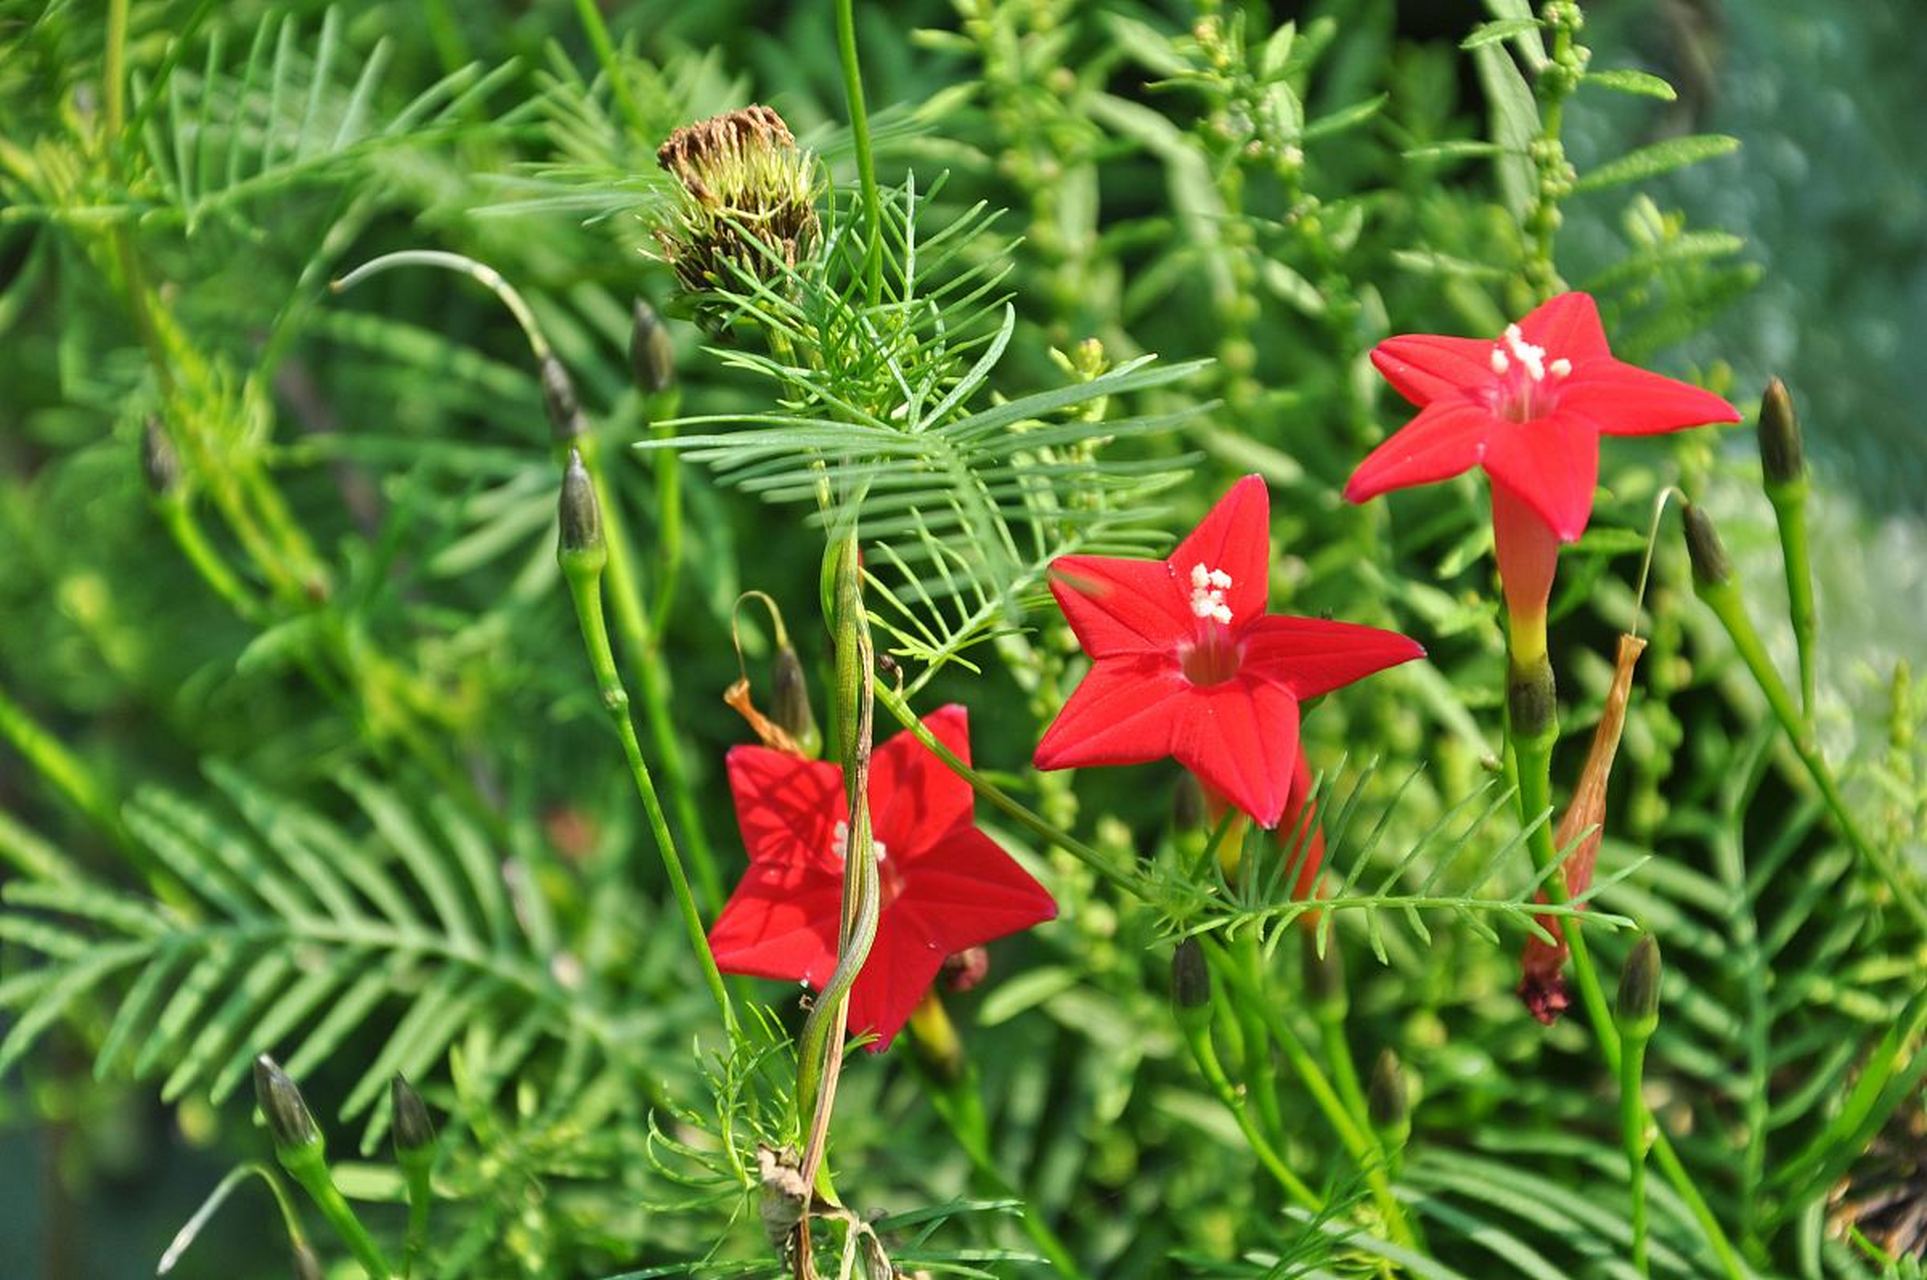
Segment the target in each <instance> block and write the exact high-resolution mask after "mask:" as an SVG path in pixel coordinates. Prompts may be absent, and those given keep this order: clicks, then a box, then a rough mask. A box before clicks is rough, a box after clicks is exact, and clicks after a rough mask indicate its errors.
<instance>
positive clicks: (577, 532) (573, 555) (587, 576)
mask: <svg viewBox="0 0 1927 1280" xmlns="http://www.w3.org/2000/svg"><path fill="white" fill-rule="evenodd" d="M558 523H559V526H560V530H561V533H560V537H559V539H558V541H557V549H556V560H557V562H558V563H559V564H560V565H561V566H562V576H563V578H564V580H565V581H566V582H567V583H568V587H569V598H570V599H571V601H573V603H574V605H575V616H576V622H577V625H578V626H579V627H580V629H581V632H582V643H583V645H584V647H585V648H586V650H587V652H588V657H589V667H590V670H591V671H592V672H593V673H594V675H595V681H596V690H597V692H598V693H600V694H601V696H602V706H603V709H604V710H605V711H607V712H608V713H609V720H610V723H611V724H613V725H614V727H615V730H616V736H617V738H619V739H620V740H621V742H622V752H623V755H624V756H625V757H627V759H628V761H629V773H630V776H631V777H632V778H633V779H634V781H635V786H636V794H637V795H638V796H640V797H641V799H642V808H643V813H644V814H645V816H646V817H647V819H648V823H649V831H650V834H651V835H652V836H653V837H654V838H655V842H656V851H657V852H658V853H659V854H661V856H662V865H663V870H664V871H665V872H666V873H667V874H668V877H669V888H670V891H671V893H673V894H674V896H675V899H676V909H677V911H678V913H679V914H680V915H681V917H682V923H683V929H684V930H685V931H686V932H687V933H688V935H689V942H690V946H691V947H693V948H694V949H695V952H696V958H697V960H698V962H699V963H700V964H701V966H702V970H703V981H704V982H705V983H706V984H707V985H708V987H709V991H710V994H711V995H712V996H714V997H715V1000H716V1005H717V1007H718V1008H719V1009H720V1010H721V1011H722V1015H723V1024H724V1026H725V1028H727V1029H728V1030H729V1031H730V1032H731V1034H732V1035H733V1034H734V1032H735V1028H736V1012H735V1008H734V1007H733V1005H732V1004H731V1003H730V998H729V991H728V990H727V989H726V988H725V987H724V986H723V976H722V973H721V972H720V971H719V970H718V969H717V968H716V957H715V956H714V955H713V954H712V953H711V951H710V949H709V938H708V936H707V935H706V934H705V933H704V932H703V921H702V913H701V911H699V910H698V909H697V906H696V898H695V894H694V893H693V892H692V891H691V889H690V885H689V876H688V874H687V873H686V872H685V871H684V870H683V865H682V855H681V854H680V853H679V852H678V851H677V848H676V842H675V837H673V836H672V835H671V834H670V832H669V822H668V820H667V818H665V817H664V815H663V809H662V799H661V797H660V796H659V795H658V794H657V792H656V783H655V779H654V778H653V777H651V776H650V773H649V764H648V761H646V760H645V759H644V758H643V755H642V743H641V742H640V741H639V740H638V739H637V737H636V726H635V721H634V720H633V719H632V718H631V717H630V715H629V691H628V690H627V689H626V688H624V687H623V684H622V676H621V675H620V674H619V673H618V672H617V670H616V659H615V652H614V650H613V649H612V648H611V646H610V644H609V627H608V623H607V621H606V620H605V619H604V617H603V612H602V578H603V571H604V570H605V569H606V568H607V566H608V564H609V547H608V540H607V537H606V535H605V533H604V516H603V510H602V506H601V504H600V503H599V502H598V501H597V495H596V489H595V485H594V483H593V482H592V481H591V479H590V477H589V472H588V470H587V468H586V467H585V466H584V465H583V461H582V456H581V454H580V453H578V452H575V451H571V452H570V454H569V465H568V468H567V470H566V472H565V473H564V475H563V479H562V498H561V503H560V507H559V510H558Z"/></svg>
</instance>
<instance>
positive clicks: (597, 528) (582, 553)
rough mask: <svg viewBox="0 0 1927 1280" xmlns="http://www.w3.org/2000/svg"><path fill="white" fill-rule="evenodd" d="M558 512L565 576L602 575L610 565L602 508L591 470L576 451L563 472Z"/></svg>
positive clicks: (558, 552)
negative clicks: (568, 574) (603, 534)
mask: <svg viewBox="0 0 1927 1280" xmlns="http://www.w3.org/2000/svg"><path fill="white" fill-rule="evenodd" d="M556 511H557V524H558V526H559V528H560V536H559V537H558V538H557V541H556V559H557V560H559V561H560V562H561V564H562V568H563V570H564V572H568V573H576V572H581V573H585V574H590V575H594V574H599V573H601V572H602V567H603V566H604V565H605V564H607V563H608V562H609V548H608V546H607V545H606V544H605V543H604V542H603V540H602V506H601V504H600V503H598V502H597V501H596V496H595V483H594V482H593V481H591V480H590V479H589V469H588V468H587V467H585V466H583V465H582V454H581V453H580V452H579V451H577V450H575V449H571V450H569V464H568V466H567V467H566V468H565V469H564V470H563V472H562V499H561V502H560V503H559V504H558V505H557V509H556Z"/></svg>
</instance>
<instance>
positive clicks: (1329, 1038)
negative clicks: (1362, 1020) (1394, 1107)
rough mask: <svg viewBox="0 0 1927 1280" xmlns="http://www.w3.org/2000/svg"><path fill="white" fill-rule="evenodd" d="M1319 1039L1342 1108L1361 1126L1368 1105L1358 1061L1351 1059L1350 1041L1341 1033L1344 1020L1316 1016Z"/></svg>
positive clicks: (1366, 1117) (1368, 1114)
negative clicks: (1342, 1105) (1323, 1048)
mask: <svg viewBox="0 0 1927 1280" xmlns="http://www.w3.org/2000/svg"><path fill="white" fill-rule="evenodd" d="M1318 1031H1319V1039H1320V1041H1321V1042H1322V1043H1323V1044H1324V1047H1325V1061H1326V1062H1327V1063H1329V1064H1330V1066H1331V1073H1332V1083H1333V1084H1334V1085H1335V1086H1337V1089H1338V1096H1339V1098H1340V1100H1342V1101H1343V1102H1344V1104H1345V1109H1346V1110H1348V1111H1350V1112H1351V1113H1352V1117H1353V1118H1354V1119H1356V1120H1357V1121H1358V1122H1359V1124H1361V1125H1369V1124H1370V1123H1371V1107H1370V1105H1369V1104H1368V1103H1367V1102H1366V1100H1365V1086H1364V1082H1363V1081H1361V1080H1360V1079H1359V1076H1358V1063H1357V1062H1356V1061H1354V1060H1353V1058H1352V1046H1351V1041H1350V1040H1348V1039H1347V1038H1346V1036H1345V1019H1344V1018H1342V1017H1339V1018H1331V1017H1325V1016H1320V1017H1319V1019H1318Z"/></svg>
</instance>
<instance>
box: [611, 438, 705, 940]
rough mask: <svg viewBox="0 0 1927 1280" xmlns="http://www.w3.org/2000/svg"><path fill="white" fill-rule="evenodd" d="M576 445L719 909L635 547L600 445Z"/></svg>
mask: <svg viewBox="0 0 1927 1280" xmlns="http://www.w3.org/2000/svg"><path fill="white" fill-rule="evenodd" d="M576 447H577V450H578V451H579V452H580V453H581V455H582V465H583V467H584V468H585V469H586V470H587V471H588V473H589V483H590V484H591V485H593V486H594V487H595V492H596V501H597V503H598V504H599V505H600V506H601V508H602V525H603V529H604V531H605V536H606V537H607V539H608V546H609V566H608V577H609V599H610V604H611V607H612V610H613V612H614V613H615V619H616V629H617V631H618V632H619V633H620V634H621V636H622V646H623V650H624V656H625V657H626V658H627V659H628V665H629V669H630V670H631V671H632V672H634V673H635V676H636V679H637V680H638V681H639V682H640V684H641V688H642V711H643V717H644V719H645V720H646V721H647V722H648V725H649V737H650V740H651V741H652V742H653V743H654V744H655V748H656V754H657V756H659V757H660V758H661V760H662V769H663V775H664V777H665V779H666V780H667V782H668V784H669V797H670V803H671V804H673V805H674V806H675V809H676V825H677V826H678V827H680V828H681V829H682V835H683V840H684V841H685V842H686V843H687V844H688V845H689V857H690V861H691V862H692V863H694V865H695V868H696V882H697V886H698V887H699V888H700V889H701V891H702V900H703V902H705V903H706V904H708V905H709V906H711V907H720V906H721V905H722V902H723V899H724V897H725V892H724V888H723V877H722V871H721V869H720V866H719V864H718V863H717V861H716V851H715V849H714V847H712V846H711V845H710V843H709V836H708V833H707V832H706V831H705V830H704V828H703V821H702V815H701V813H700V812H698V810H697V808H696V797H695V793H694V791H693V790H692V789H691V787H690V784H689V772H688V770H687V768H686V767H685V765H684V762H683V753H682V744H681V743H680V742H679V741H678V740H677V736H676V722H675V717H674V715H673V713H672V712H671V709H670V695H669V681H668V668H667V667H666V666H665V665H664V664H663V663H662V662H661V661H660V660H659V656H658V654H657V649H656V639H655V634H654V632H653V631H652V630H651V628H650V625H649V615H648V613H647V612H646V611H645V609H644V608H643V603H642V587H641V583H640V582H639V581H638V579H637V576H636V572H635V564H636V557H635V550H634V545H633V544H632V543H631V542H630V541H629V535H628V527H627V526H628V521H627V518H626V517H625V516H624V515H623V513H622V506H621V503H620V502H619V501H617V498H616V495H615V493H614V492H613V487H612V486H611V485H610V483H609V477H608V468H607V467H606V466H604V465H603V461H602V456H601V455H602V449H601V445H600V442H599V441H598V440H597V439H596V437H595V436H594V435H593V434H590V435H585V436H583V437H581V438H580V439H579V440H578V441H576Z"/></svg>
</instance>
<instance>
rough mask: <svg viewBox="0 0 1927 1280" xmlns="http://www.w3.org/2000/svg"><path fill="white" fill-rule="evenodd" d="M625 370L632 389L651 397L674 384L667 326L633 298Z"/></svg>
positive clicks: (673, 360)
mask: <svg viewBox="0 0 1927 1280" xmlns="http://www.w3.org/2000/svg"><path fill="white" fill-rule="evenodd" d="M629 369H630V372H632V373H633V374H635V378H636V386H638V387H640V388H641V389H642V390H643V391H644V392H645V393H647V394H649V395H655V394H657V393H658V392H662V391H667V390H668V389H669V388H670V387H672V386H674V385H675V383H676V347H675V344H674V343H672V342H671V341H670V340H669V326H668V325H666V324H664V323H663V322H662V317H661V316H659V315H657V314H656V309H655V308H654V307H652V306H650V305H649V304H648V303H646V302H644V301H643V300H642V299H641V298H637V299H636V305H635V311H634V320H633V323H631V325H630V326H629Z"/></svg>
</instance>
